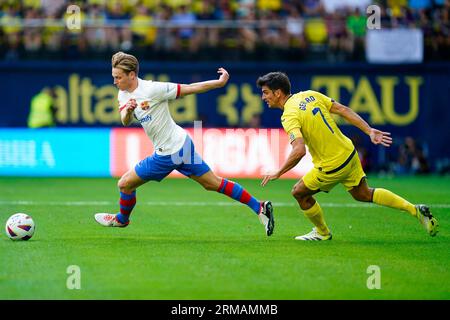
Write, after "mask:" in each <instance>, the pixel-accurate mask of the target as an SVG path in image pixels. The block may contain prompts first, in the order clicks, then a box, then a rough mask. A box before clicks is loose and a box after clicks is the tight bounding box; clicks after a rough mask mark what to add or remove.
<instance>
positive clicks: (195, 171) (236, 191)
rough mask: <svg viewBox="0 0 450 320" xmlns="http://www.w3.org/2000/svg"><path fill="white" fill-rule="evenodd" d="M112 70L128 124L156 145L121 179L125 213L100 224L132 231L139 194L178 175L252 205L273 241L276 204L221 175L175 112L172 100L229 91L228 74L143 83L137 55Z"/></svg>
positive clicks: (120, 57)
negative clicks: (137, 127)
mask: <svg viewBox="0 0 450 320" xmlns="http://www.w3.org/2000/svg"><path fill="white" fill-rule="evenodd" d="M111 64H112V77H113V79H114V84H115V85H116V86H117V88H118V89H119V94H118V100H119V112H120V118H121V120H122V124H123V125H124V126H128V125H129V124H131V123H132V122H133V121H138V122H139V123H140V124H141V126H142V128H143V129H144V131H145V133H146V134H147V136H148V138H149V139H150V140H151V141H152V143H153V145H154V148H155V152H154V153H153V154H152V155H149V156H148V157H146V158H145V159H142V160H141V161H140V162H139V163H138V164H136V166H134V167H133V168H131V169H130V170H129V171H128V172H126V173H125V174H124V175H123V176H122V177H121V178H120V179H119V182H118V187H119V193H120V198H119V212H118V213H97V214H95V220H96V221H97V222H98V223H99V224H101V225H103V226H106V227H121V228H123V227H126V226H128V225H129V223H130V216H131V213H132V211H133V209H134V207H135V205H136V203H137V200H136V199H137V198H136V189H137V188H138V187H140V186H141V185H143V184H144V183H147V182H149V181H158V182H159V181H161V180H163V179H164V178H165V177H166V176H167V175H169V174H170V173H171V172H172V171H173V170H177V171H179V172H180V173H182V174H183V175H185V176H187V177H189V178H190V179H192V180H194V181H196V182H197V183H199V184H200V185H202V186H203V187H204V188H205V189H206V190H209V191H216V192H218V193H222V194H224V195H226V196H228V197H230V198H232V199H233V200H235V201H238V202H240V203H242V204H244V205H247V206H248V207H249V208H250V209H251V211H253V212H254V213H255V214H256V215H257V216H258V217H259V219H260V221H261V223H262V224H263V225H264V228H265V233H266V235H267V236H270V235H272V233H273V230H274V227H275V221H274V217H273V206H272V203H271V202H270V201H260V200H258V199H256V198H255V197H254V196H252V195H251V194H250V193H249V192H247V190H245V189H244V188H243V187H242V186H241V185H240V184H239V183H237V182H233V181H231V180H229V179H226V178H222V177H219V176H217V175H215V174H214V172H213V171H212V170H211V169H210V168H209V166H208V165H207V164H206V163H205V161H203V159H202V158H201V156H200V155H199V154H198V153H197V152H196V150H195V146H194V143H193V141H192V139H191V138H190V136H189V135H188V134H187V132H186V131H185V130H184V129H183V128H181V127H180V126H179V125H177V124H176V123H175V121H174V120H173V119H172V116H171V115H170V112H169V102H170V101H171V100H174V99H180V98H182V97H184V96H186V95H189V94H196V93H202V92H207V91H210V90H213V89H217V88H221V87H223V86H225V85H226V83H227V82H228V79H229V78H230V75H229V74H228V72H227V70H225V69H224V68H219V69H218V70H217V73H218V74H219V78H218V79H213V80H208V81H202V82H196V83H190V84H179V83H171V82H157V81H150V80H149V81H147V80H143V79H141V78H139V77H138V74H139V62H138V60H137V58H136V57H135V56H133V55H131V54H127V53H124V52H118V53H116V54H114V55H113V57H112V60H111Z"/></svg>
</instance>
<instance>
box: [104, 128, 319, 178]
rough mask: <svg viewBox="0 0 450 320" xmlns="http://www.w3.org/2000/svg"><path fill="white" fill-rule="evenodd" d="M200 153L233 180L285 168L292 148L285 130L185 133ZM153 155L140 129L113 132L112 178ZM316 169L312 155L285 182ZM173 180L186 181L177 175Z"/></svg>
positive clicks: (148, 141)
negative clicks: (179, 178)
mask: <svg viewBox="0 0 450 320" xmlns="http://www.w3.org/2000/svg"><path fill="white" fill-rule="evenodd" d="M185 130H186V131H187V132H188V134H189V135H190V136H191V137H192V139H193V141H194V143H195V147H196V151H197V152H198V153H199V154H200V155H201V156H202V157H203V159H204V160H205V162H206V163H207V164H208V165H209V166H210V168H211V169H212V170H213V171H214V172H215V173H216V174H218V175H222V176H226V177H230V178H261V177H262V176H263V174H265V173H267V172H269V171H271V170H276V169H278V168H280V167H281V165H282V164H283V163H284V161H285V160H286V159H287V157H288V155H289V153H290V151H291V145H290V143H289V139H288V136H287V135H286V133H285V132H284V131H283V130H282V129H216V128H211V129H201V128H200V129H195V128H189V129H185ZM152 153H153V146H152V145H151V142H150V140H149V139H148V137H147V136H146V135H145V132H144V131H143V130H142V129H140V128H132V129H129V128H119V129H113V130H112V133H111V163H110V168H111V175H112V176H121V175H122V174H124V173H125V172H126V171H127V170H129V169H130V168H132V167H134V165H135V164H136V163H138V162H139V161H140V160H141V159H143V158H145V157H147V156H148V155H150V154H152ZM312 167H313V164H312V161H311V156H310V154H309V153H307V154H306V155H305V157H304V158H303V159H302V160H301V161H300V163H299V164H298V165H297V166H296V167H295V168H294V169H292V170H291V171H289V172H288V173H286V174H285V175H283V176H282V178H296V179H298V178H300V177H301V176H303V175H304V174H305V173H306V172H308V171H309V170H310V169H311V168H312ZM169 177H184V176H183V175H181V174H180V173H179V172H177V171H173V172H172V173H171V174H170V175H169Z"/></svg>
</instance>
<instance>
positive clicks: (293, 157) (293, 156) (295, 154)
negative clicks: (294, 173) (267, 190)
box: [261, 138, 306, 187]
mask: <svg viewBox="0 0 450 320" xmlns="http://www.w3.org/2000/svg"><path fill="white" fill-rule="evenodd" d="M291 144H292V151H291V153H290V154H289V157H288V158H287V159H286V162H285V163H284V164H283V166H282V167H281V168H280V170H278V171H277V172H275V173H272V174H266V175H264V177H263V180H262V181H261V186H263V187H264V186H265V185H266V184H267V183H269V181H271V180H276V179H278V178H279V177H281V176H282V175H283V174H285V173H286V172H288V171H289V170H291V169H292V168H293V167H295V166H296V165H297V163H299V162H300V160H301V159H302V158H303V156H304V155H305V154H306V147H305V141H304V140H303V138H297V139H295V140H294V141H292V143H291Z"/></svg>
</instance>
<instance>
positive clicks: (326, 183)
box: [302, 153, 366, 192]
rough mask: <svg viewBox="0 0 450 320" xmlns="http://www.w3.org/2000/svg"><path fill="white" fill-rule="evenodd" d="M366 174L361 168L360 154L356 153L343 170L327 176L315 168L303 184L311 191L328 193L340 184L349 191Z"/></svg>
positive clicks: (305, 177) (306, 176)
mask: <svg viewBox="0 0 450 320" xmlns="http://www.w3.org/2000/svg"><path fill="white" fill-rule="evenodd" d="M365 176H366V174H365V173H364V170H363V168H362V166H361V162H360V160H359V157H358V154H357V153H355V154H354V155H353V157H352V159H351V160H350V162H349V163H348V164H347V165H346V166H345V167H343V168H342V169H341V170H339V171H337V172H334V173H330V174H326V173H325V172H322V171H319V170H318V169H317V168H313V169H312V170H311V171H309V172H308V173H307V174H305V175H304V177H303V179H302V180H303V183H304V184H305V186H306V187H307V188H308V189H310V190H320V191H325V192H328V191H330V190H331V189H333V188H334V186H335V185H337V184H338V183H342V184H343V185H344V187H345V188H346V189H347V191H349V190H351V189H352V188H353V187H356V186H358V185H359V183H360V182H361V179H362V178H364V177H365Z"/></svg>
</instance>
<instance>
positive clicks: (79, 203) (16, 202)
mask: <svg viewBox="0 0 450 320" xmlns="http://www.w3.org/2000/svg"><path fill="white" fill-rule="evenodd" d="M138 204H140V205H148V206H176V207H182V206H188V207H207V206H211V207H213V206H219V207H231V206H239V205H242V204H240V203H238V202H196V201H170V202H168V201H142V202H139V201H138ZM0 205H23V206H111V205H118V201H115V202H113V201H28V200H12V201H4V200H0ZM273 205H274V206H275V207H297V206H298V204H297V203H295V202H273ZM320 205H321V206H322V207H332V208H370V207H376V205H375V204H373V203H359V202H356V203H333V202H321V203H320ZM428 205H429V206H430V207H432V208H450V203H431V204H428Z"/></svg>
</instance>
